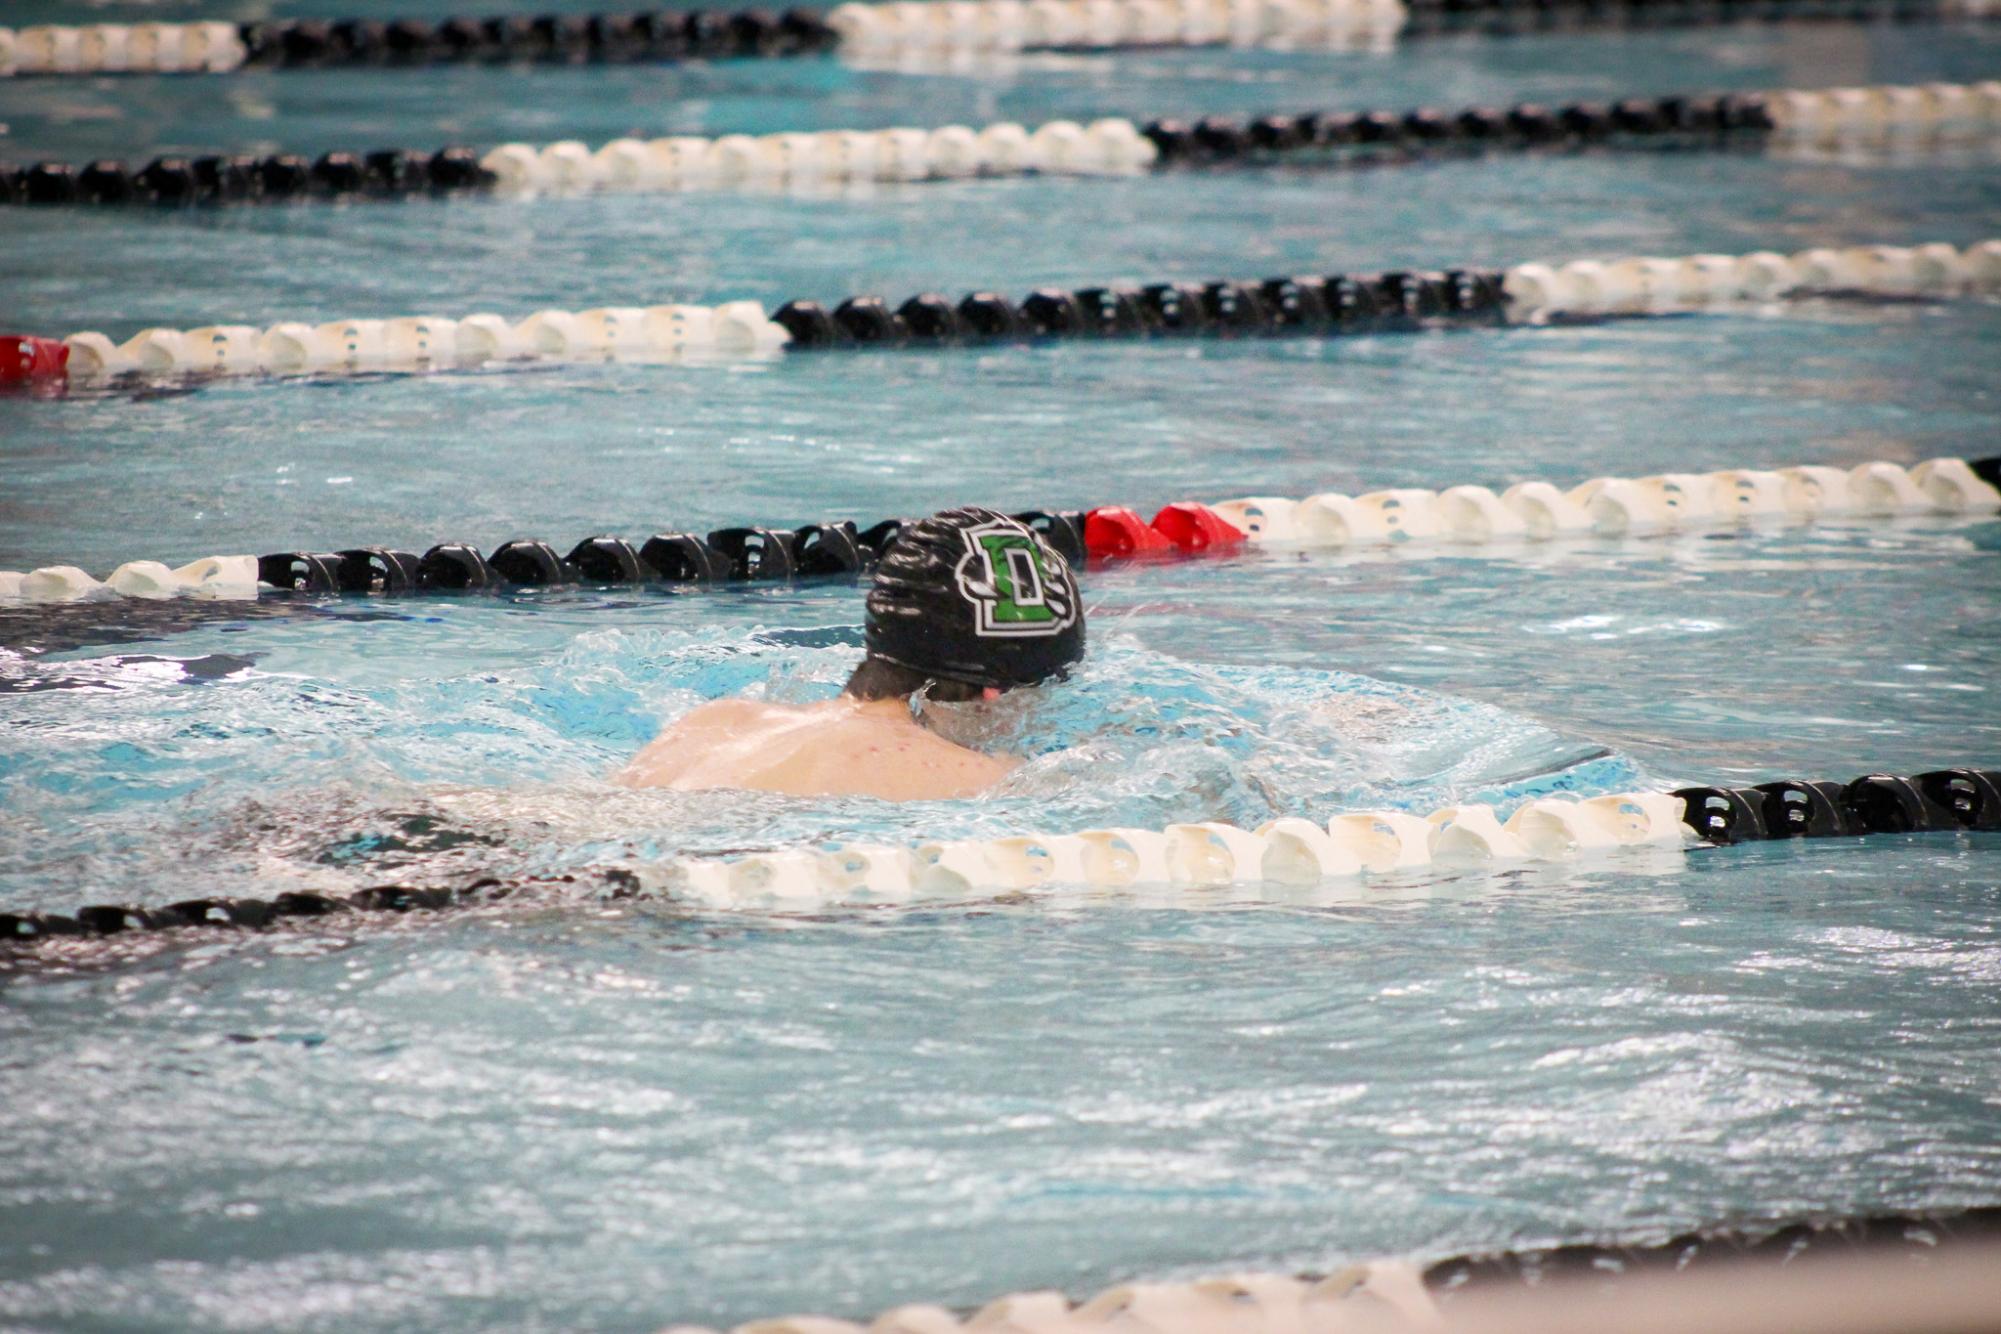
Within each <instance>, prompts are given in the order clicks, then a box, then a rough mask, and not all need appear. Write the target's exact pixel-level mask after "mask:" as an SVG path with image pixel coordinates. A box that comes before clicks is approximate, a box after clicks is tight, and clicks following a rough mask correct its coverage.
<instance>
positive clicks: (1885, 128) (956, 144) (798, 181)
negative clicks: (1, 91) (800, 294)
mask: <svg viewBox="0 0 2001 1334" xmlns="http://www.w3.org/2000/svg"><path fill="white" fill-rule="evenodd" d="M1997 133H2001V81H1989V82H1985V83H1973V84H1949V83H1934V84H1924V85H1913V86H1901V85H1884V86H1872V87H1860V88H1831V89H1817V90H1816V89H1775V90H1771V91H1768V92H1763V93H1729V94H1722V95H1701V94H1691V95H1673V96H1666V97H1655V98H1627V99H1624V100H1621V101H1617V102H1611V103H1605V102H1576V103H1571V104H1568V105H1564V106H1558V107H1548V106H1543V105H1540V104H1535V103H1525V104H1521V105H1517V106H1514V107H1508V108H1497V107H1488V106H1475V107H1466V108H1462V109H1459V110H1456V111H1455V110H1441V109H1438V108H1433V107H1420V108H1417V109H1415V110H1411V111H1401V112H1398V111H1364V112H1307V113H1291V114H1271V115H1263V116H1256V117H1248V118H1246V117H1231V116H1210V117H1205V118H1203V119H1200V120H1196V121H1193V122H1184V121H1178V120H1174V119H1171V118H1160V119H1155V120H1152V121H1149V122H1147V123H1146V124H1145V125H1144V126H1142V125H1139V124H1136V123H1135V122H1133V121H1131V120H1127V119H1124V118H1122V117H1115V116H1114V117H1105V118H1102V119H1099V120H1094V121H1091V122H1088V123H1081V122H1078V121H1073V120H1056V121H1051V122H1049V123H1047V124H1044V125H1040V126H1036V127H1034V128H1030V127H1027V126H1023V125H1019V124H1016V123H1014V122H1011V121H1004V122H1000V123H997V124H993V125H988V126H985V127H982V128H979V129H975V128H973V127H972V126H967V125H946V126H941V127H938V128H935V129H916V128H911V127H898V128H892V129H887V130H869V131H862V130H830V131H822V132H818V133H811V134H806V133H779V134H766V135H744V134H728V135H722V136H720V137H715V138H706V137H702V136H695V135H674V136H667V137H664V138H658V139H647V140H642V139H636V138H622V139H614V140H612V141H610V142H608V143H605V144H603V145H600V146H598V147H596V148H592V147H591V146H589V145H588V144H585V143H583V142H582V141H579V140H562V141H559V142H556V143H550V144H540V145H537V144H524V143H509V144H502V145H500V146H499V147H497V148H493V149H489V150H488V151H486V152H485V153H484V154H475V153H474V151H473V150H472V149H469V148H465V147H461V146H456V145H450V146H447V147H445V148H442V149H439V150H437V151H436V152H434V153H426V152H423V151H421V150H414V149H394V148H385V149H376V150H374V151H370V152H363V153H355V152H348V151H344V150H335V151H330V152H327V153H323V154H321V155H320V157H318V158H317V159H314V160H310V161H309V160H308V159H306V158H304V157H301V156H299V155H296V154H287V153H272V154H265V155H262V156H254V155H238V156H230V155H227V154H215V153H211V154H204V155H196V156H183V155H167V156H162V157H157V158H154V159H153V160H152V161H150V162H148V163H147V164H146V165H144V166H143V167H140V168H137V169H136V170H135V169H133V168H131V167H130V166H129V165H128V164H127V163H125V162H124V161H122V160H118V159H111V158H105V159H99V160H97V161H93V162H89V163H86V164H84V165H82V166H80V167H79V166H76V165H74V164H71V163H67V162H57V161H44V162H36V163H31V164H28V165H25V166H22V165H7V164H0V203H18V204H45V205H63V204H105V205H113V204H134V203H138V204H156V205H157V204H190V203H232V202H246V201H265V202H280V201H297V200H303V199H391V198H405V197H408V196H411V195H416V194H430V195H438V194H453V193H463V192H485V193H500V194H511V195H530V194H532V195H540V194H556V193H578V192H584V191H601V192H611V193H633V192H662V191H706V190H751V191H756V190H766V191H769V190H802V191H825V190H827V189H829V188H833V187H837V186H846V185H853V184H856V183H863V182H882V183H886V182H905V183H908V182H918V181H947V180H964V179H967V178H970V177H1006V176H1019V175H1026V174H1032V173H1039V174H1044V175H1066V176H1093V175H1096V176H1113V175H1133V174H1137V173H1141V172H1146V171H1149V170H1163V169H1167V168H1178V169H1191V168H1201V169H1213V168H1217V167H1227V166H1240V165H1243V164H1246V163H1251V164H1256V163H1272V162H1288V163H1311V164H1315V165H1323V166H1341V165H1372V166H1373V165H1381V164H1384V163H1389V162H1410V161H1421V160H1427V159H1431V158H1436V157H1438V156H1441V155H1449V154H1456V155H1459V156H1467V155H1474V154H1486V153H1493V152H1501V151H1551V150H1554V151H1575V150H1579V149H1585V148H1619V147H1635V146H1641V145H1647V144H1659V143H1668V144H1673V145H1675V146H1679V147H1689V146H1696V145H1704V144H1710V145H1723V144H1726V143H1741V142H1745V141H1747V140H1757V141H1768V140H1776V141H1777V142H1780V143H1786V144H1791V143H1795V142H1808V143H1814V144H1819V143H1823V142H1829V141H1833V142H1840V141H1843V140H1849V139H1857V138H1867V137H1898V138H1900V139H1902V140H1905V141H1909V140H1913V139H1917V140H1924V139H1929V138H1942V139H1958V138H1964V137H1966V136H1968V135H1976V134H1977V135H1979V136H1981V137H1983V138H1990V139H1991V138H1994V137H1996V135H1997Z"/></svg>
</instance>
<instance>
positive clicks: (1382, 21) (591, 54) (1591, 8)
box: [0, 0, 1996, 76]
mask: <svg viewBox="0 0 2001 1334" xmlns="http://www.w3.org/2000/svg"><path fill="white" fill-rule="evenodd" d="M1995 11H1996V5H1995V0H1844V2H1843V3H1838V4H1836V3H1826V2H1825V0H1714V2H1706V3H1705V2H1698V3H1686V2H1683V0H1673V2H1671V3H1663V2H1662V0H1412V3H1409V4H1403V3H1398V0H947V2H945V3H902V4H844V5H841V6H840V7H838V8H836V9H835V10H834V11H833V12H832V13H830V14H826V15H824V16H823V15H822V14H821V13H820V12H819V11H817V10H814V9H809V8H794V9H788V10H786V11H785V12H784V13H782V14H775V13H773V12H771V11H770V10H764V9H746V10H739V11H735V12H725V11H718V10H695V11H692V12H690V11H683V10H653V11H642V12H638V13H605V14H589V15H586V14H545V15H541V16H538V17H527V16H521V15H499V16H494V17H489V18H467V17H450V18H446V19H443V20H438V21H432V20H429V19H422V18H402V19H344V20H338V21H333V22H328V21H325V20H320V19H279V20H272V21H267V22H252V23H241V24H235V23H220V22H188V23H140V24H120V23H94V24H85V25H69V24H35V25H31V26H28V27H21V28H11V27H0V76H5V75H101V74H125V73H129V74H149V73H166V74H187V73H223V72H227V71H230V70H236V69H242V68H245V67H262V68H278V69H290V68H326V67H330V66H344V65H363V64H367V65H381V66H392V67H393V66H403V67H411V68H419V67H427V66H433V65H438V64H444V63H455V62H501V61H515V62H518V61H534V62H552V63H562V64H573V63H579V62H607V63H610V62H631V61H679V60H718V59H744V58H751V57H774V56H794V55H804V54H809V53H815V52H821V51H826V50H830V49H838V50H839V51H840V52H841V54H843V55H845V56H850V57H854V58H859V59H861V60H864V61H867V60H870V59H872V58H873V59H881V58H882V57H884V56H898V55H903V54H906V53H911V52H938V51H942V52H957V53H968V52H981V53H996V52H1015V51H1025V50H1100V51H1104V50H1118V49H1129V48H1149V47H1152V48H1158V47H1177V46H1216V45H1231V46H1239V47H1280V48H1294V47H1304V48H1311V47H1321V46H1333V47H1348V46H1353V45H1357V44H1362V43H1370V44H1378V45H1380V44H1384V43H1387V42H1389V41H1391V40H1393V39H1394V38H1396V37H1398V36H1424V35H1427V34H1430V33H1451V32H1463V31H1468V30H1474V31H1485V32H1494V33H1499V32H1508V31H1528V30H1535V29H1547V28H1562V27H1570V28H1576V27H1601V26H1608V25H1609V26H1651V25H1655V24H1665V25H1672V26H1676V27H1686V26H1690V25H1693V24H1728V23H1742V22H1759V23H1769V22H1774V21H1822V22H1861V23H1868V22H1874V21H1881V20H1894V21H1899V22H1910V21H1913V20H1918V19H1929V20H1951V19H1975V20H1978V19H1985V18H1989V17H1991V16H1992V15H1993V14H1994V13H1995Z"/></svg>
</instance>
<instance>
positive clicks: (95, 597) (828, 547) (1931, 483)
mask: <svg viewBox="0 0 2001 1334" xmlns="http://www.w3.org/2000/svg"><path fill="white" fill-rule="evenodd" d="M1996 512H2001V457H1995V458H1988V459H1977V460H1973V461H1970V462H1969V461H1967V460H1964V459H1957V458H1937V459H1928V460H1926V461H1925V462H1923V463H1920V464H1918V465H1916V466H1915V467H1913V468H1911V469H1909V470H1908V471H1907V470H1906V469H1904V468H1903V467H1901V466H1900V465H1898V464H1895V463H1890V462H1887V461H1877V462H1870V463H1862V464H1857V465H1856V466H1854V467H1852V468H1849V469H1845V470H1844V469H1841V468H1831V467H1824V466H1813V465H1808V466H1802V467H1790V468H1780V469H1775V470H1766V469H1749V468H1731V469H1723V470H1720V471H1716V472H1710V473H1668V474H1661V475H1657V476H1652V477H1639V478H1620V477H1598V478H1593V479H1592V480H1590V481H1587V482H1584V483H1582V484H1580V485H1578V486H1575V487H1572V488H1571V489H1569V490H1568V491H1564V490H1559V489H1558V488H1557V487H1555V486H1553V485H1551V484H1550V483H1548V482H1540V481H1531V482H1518V483H1516V484H1515V485H1513V486H1511V487H1509V488H1508V489H1507V490H1505V491H1503V492H1501V493H1499V494H1498V495H1497V494H1496V493H1495V492H1494V491H1493V490H1491V489H1490V488H1488V487H1485V486H1455V487H1449V488H1447V489H1445V490H1442V491H1431V490H1425V489H1422V488H1415V487H1404V488H1397V489H1394V490H1387V491H1372V492H1365V493H1363V494H1360V495H1356V496H1347V495H1342V494H1339V493H1336V492H1324V493H1322V494H1319V495H1315V496H1308V497H1306V498H1305V499H1304V500H1293V499H1288V498H1285V497H1277V496H1248V497H1244V498H1242V499H1237V500H1226V501H1221V502H1218V503H1215V504H1213V505H1207V504H1202V503H1199V502H1196V501H1176V502H1174V503H1171V504H1169V505H1166V506H1164V507H1162V508H1161V509H1160V511H1159V512H1158V513H1156V514H1155V515H1154V517H1153V519H1152V520H1151V521H1150V522H1149V521H1147V520H1145V519H1142V518H1141V517H1140V515H1139V513H1138V512H1137V511H1135V510H1132V509H1128V508H1126V507H1124V506H1121V505H1101V506H1098V507H1097V508H1095V509H1091V510H1088V511H1076V510H1069V511H1061V510H1058V511H1051V510H1027V511H1024V512H1022V513H1020V514H1018V515H1016V516H1015V517H1016V518H1018V519H1020V520H1022V521H1023V522H1024V523H1027V524H1029V525H1031V526H1032V527H1034V528H1036V529H1037V530H1038V531H1040V532H1041V533H1043V535H1044V536H1045V537H1047V538H1048V540H1049V541H1050V543H1051V545H1052V546H1054V547H1055V548H1056V549H1057V550H1058V551H1060V552H1062V553H1063V555H1064V556H1065V557H1066V558H1067V559H1069V560H1070V561H1071V562H1072V563H1073V564H1082V563H1083V562H1085V561H1086V560H1099V561H1103V560H1119V559H1124V558H1130V557H1144V556H1151V555H1164V554H1169V553H1172V554H1177V555H1202V554H1211V555H1214V554H1224V553H1227V552H1230V551H1232V550H1235V549H1236V548H1238V547H1240V546H1243V545H1246V544H1249V545H1255V546H1273V547H1289V548H1302V549H1310V548H1322V549H1326V548H1393V549H1395V550H1397V551H1399V552H1410V551H1416V550H1423V549H1427V548H1429V549H1433V550H1439V551H1449V552H1464V551H1465V550H1466V549H1467V548H1469V547H1473V546H1478V545H1497V544H1506V543H1517V544H1518V543H1523V542H1548V541H1552V540H1556V539H1560V538H1578V537H1654V536H1665V535H1669V534H1674V533H1687V532H1698V531H1705V530H1710V529H1716V528H1722V527H1733V526H1736V525H1740V524H1745V523H1753V522H1770V521H1777V522H1789V523H1811V522H1814V521H1816V520H1822V519H1844V518H1871V519H1881V518H1893V517H1901V516H1907V515H1921V514H1934V515H1944V514H1962V515H1963V514H1992V513H1996ZM909 522H910V521H909V520H908V519H903V518H892V519H885V520H882V521H881V522H878V523H875V524H872V525H870V526H869V527H868V528H866V529H858V527H857V525H856V524H855V523H854V522H853V521H850V520H841V521H835V522H826V523H819V524H809V525H807V526H805V527H802V528H798V529H789V530H788V529H785V528H780V527H776V526H767V527H756V526H744V527H737V528H725V529H719V530H717V531H715V532H712V533H709V534H708V535H707V536H706V537H701V536H697V535H695V534H693V533H659V534H655V535H654V536H652V537H650V538H648V539H646V540H645V541H644V542H643V543H642V544H640V545H639V546H634V545H633V544H632V543H630V542H627V541H626V540H625V539H624V538H621V537H617V536H613V535H610V534H600V535H597V536H593V537H587V538H585V539H584V540H582V541H581V542H578V543H577V544H575V545H574V546H573V547H571V548H570V549H569V551H568V553H567V554H560V553H559V549H558V548H557V547H555V546H552V545H550V544H549V543H547V542H542V541H538V540H535V539H520V540H516V541H511V542H507V543H505V544H503V545H502V546H500V547H497V548H495V549H494V550H493V552H492V553H490V554H488V555H481V553H480V551H479V549H478V548H477V547H474V546H472V545H470V544H468V543H464V542H442V543H438V544H436V545H434V546H432V547H431V548H429V549H428V550H427V551H425V552H424V553H423V554H422V555H418V554H415V553H412V552H407V551H399V550H395V549H393V548H387V547H350V548H345V549H342V550H339V551H331V552H312V551H283V552H272V553H267V554H265V555H262V556H210V557H207V558H206V559H203V560H199V561H195V562H193V563H191V564H188V565H183V566H181V567H179V568H178V569H169V568H168V567H167V566H166V565H164V564H162V563H160V562H158V561H152V560H137V561H128V562H126V563H125V564H123V565H120V566H119V567H118V568H117V569H115V570H113V571H112V572H111V574H110V575H109V576H108V577H107V578H106V579H104V580H103V581H101V582H100V581H99V580H97V579H94V578H92V577H91V576H90V575H89V574H87V573H86V572H84V571H83V570H82V569H79V568H78V567H76V566H73V565H58V566H49V567H45V568H42V569H37V570H32V571H29V572H27V573H25V574H23V573H19V572H15V571H6V570H0V606H5V605H9V604H13V603H35V604H42V603H57V602H83V601H99V600H107V599H111V598H114V597H122V598H141V599H151V600H168V599H175V598H198V599H216V600H248V599H254V598H256V597H258V596H259V595H260V593H262V592H264V591H272V592H285V593H308V594H326V593H371V594H402V593H423V592H469V591H478V590H489V591H495V590H501V589H511V588H523V587H549V586H559V585H566V584H585V585H595V586H606V585H620V584H674V585H688V584H714V583H722V582H731V581H745V580H759V581H779V580H791V579H800V578H816V577H828V576H836V577H838V576H853V575H857V574H861V573H865V572H866V571H868V570H870V569H872V568H873V567H874V565H875V563H876V561H877V560H878V559H880V557H881V555H882V552H883V550H884V548H885V547H887V546H888V544H889V543H890V542H891V541H893V540H894V539H895V537H896V534H897V533H898V532H899V531H901V529H902V528H903V527H904V526H905V525H906V524H908V523H909Z"/></svg>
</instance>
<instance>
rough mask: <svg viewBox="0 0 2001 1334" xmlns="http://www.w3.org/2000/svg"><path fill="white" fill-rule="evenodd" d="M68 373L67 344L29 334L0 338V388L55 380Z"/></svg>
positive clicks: (9, 335)
mask: <svg viewBox="0 0 2001 1334" xmlns="http://www.w3.org/2000/svg"><path fill="white" fill-rule="evenodd" d="M68 373H69V344H67V343H64V342H62V341H60V340H58V339H54V338H36V337H35V336H34V335H32V334H0V384H18V383H21V382H23V381H26V380H54V379H57V378H59V377H61V376H63V375H66V374H68Z"/></svg>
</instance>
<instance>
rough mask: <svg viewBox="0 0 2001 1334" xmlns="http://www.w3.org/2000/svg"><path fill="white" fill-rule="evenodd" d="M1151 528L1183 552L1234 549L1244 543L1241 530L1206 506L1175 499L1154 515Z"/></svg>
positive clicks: (1243, 535)
mask: <svg viewBox="0 0 2001 1334" xmlns="http://www.w3.org/2000/svg"><path fill="white" fill-rule="evenodd" d="M1153 529H1154V531H1155V532H1157V533H1159V534H1160V535H1161V536H1163V537H1165V538H1166V539H1167V540H1168V541H1170V542H1172V543H1174V545H1175V546H1177V547H1179V548H1181V549H1182V550H1183V551H1207V550H1209V549H1210V548H1212V547H1234V546H1239V545H1241V544H1242V543H1243V542H1244V541H1245V534H1244V531H1243V530H1242V529H1241V528H1238V527H1237V526H1236V525H1235V524H1233V523H1231V522H1230V521H1229V520H1227V519H1225V518H1224V517H1223V516H1222V515H1220V514H1218V513H1216V511H1214V510H1212V509H1210V508H1209V507H1208V506H1207V505H1198V504H1197V503H1195V502H1194V501H1192V500H1177V501H1175V502H1174V503H1173V504H1172V505H1168V506H1165V507H1164V508H1162V510H1161V511H1160V513H1158V514H1156V515H1154V516H1153Z"/></svg>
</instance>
